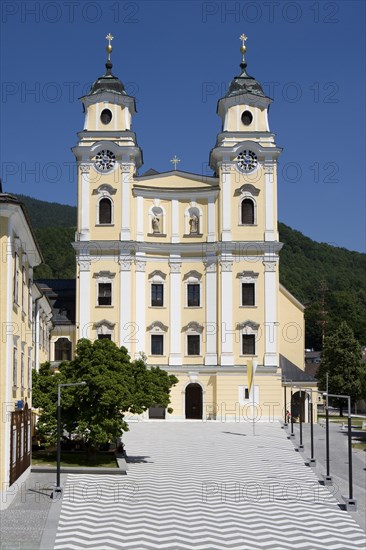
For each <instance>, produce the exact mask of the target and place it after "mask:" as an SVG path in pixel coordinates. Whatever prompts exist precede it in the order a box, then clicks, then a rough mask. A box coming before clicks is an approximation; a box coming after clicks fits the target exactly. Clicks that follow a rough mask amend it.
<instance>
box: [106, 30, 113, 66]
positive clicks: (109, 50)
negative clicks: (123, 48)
mask: <svg viewBox="0 0 366 550" xmlns="http://www.w3.org/2000/svg"><path fill="white" fill-rule="evenodd" d="M113 38H114V36H112V35H111V33H108V34H107V36H106V37H105V39H106V40H108V44H107V48H106V50H107V52H108V61H110V60H111V53H112V49H113V48H112V44H111V42H112V40H113Z"/></svg>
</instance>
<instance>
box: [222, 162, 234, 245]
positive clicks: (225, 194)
mask: <svg viewBox="0 0 366 550" xmlns="http://www.w3.org/2000/svg"><path fill="white" fill-rule="evenodd" d="M221 170H222V171H221V186H222V192H221V196H222V231H221V240H222V241H231V240H232V239H231V173H230V170H231V165H230V164H222V166H221Z"/></svg>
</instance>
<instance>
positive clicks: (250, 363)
mask: <svg viewBox="0 0 366 550" xmlns="http://www.w3.org/2000/svg"><path fill="white" fill-rule="evenodd" d="M247 373H248V393H249V394H250V390H251V389H252V384H253V360H252V359H248V362H247Z"/></svg>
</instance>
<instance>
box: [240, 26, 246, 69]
mask: <svg viewBox="0 0 366 550" xmlns="http://www.w3.org/2000/svg"><path fill="white" fill-rule="evenodd" d="M240 40H241V42H242V44H241V48H240V51H241V53H242V56H243V63H245V58H244V55H245V52H246V51H247V47H246V45H245V42H246V41H247V40H248V37H247V36H246V35H245V34H244V33H243V34H242V35H241V36H240Z"/></svg>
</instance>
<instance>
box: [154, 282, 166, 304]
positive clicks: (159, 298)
mask: <svg viewBox="0 0 366 550" xmlns="http://www.w3.org/2000/svg"><path fill="white" fill-rule="evenodd" d="M151 305H152V306H153V307H163V305H164V285H163V284H152V285H151Z"/></svg>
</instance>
